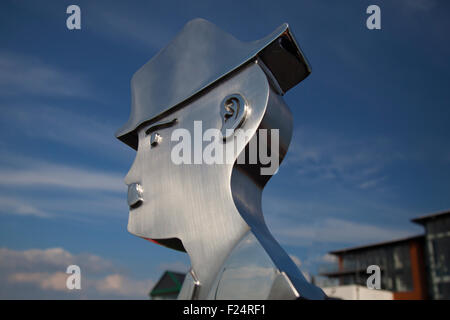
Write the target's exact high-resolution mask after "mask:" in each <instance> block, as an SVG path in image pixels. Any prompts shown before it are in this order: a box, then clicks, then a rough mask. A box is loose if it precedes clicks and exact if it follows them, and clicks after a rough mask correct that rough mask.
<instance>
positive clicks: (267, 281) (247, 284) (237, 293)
mask: <svg viewBox="0 0 450 320" xmlns="http://www.w3.org/2000/svg"><path fill="white" fill-rule="evenodd" d="M297 297H298V294H297V291H296V290H295V288H294V286H292V284H291V283H290V280H289V279H288V277H287V276H286V274H285V273H284V272H280V271H279V270H278V268H277V267H276V265H275V264H274V263H273V261H272V260H271V259H270V257H269V256H268V254H267V252H266V251H265V250H264V248H263V247H262V246H261V245H260V243H259V242H258V240H257V239H256V238H255V236H254V235H253V233H251V232H248V233H247V234H246V235H245V236H244V237H243V239H242V240H241V241H240V242H239V243H238V245H237V246H236V247H235V248H234V249H233V251H232V252H231V253H230V255H229V256H228V258H227V259H226V261H225V263H224V264H223V267H222V268H221V271H220V272H219V275H218V277H217V279H216V281H215V283H214V285H213V286H212V289H211V290H210V293H209V295H208V299H214V300H222V299H255V300H259V299H295V298H297Z"/></svg>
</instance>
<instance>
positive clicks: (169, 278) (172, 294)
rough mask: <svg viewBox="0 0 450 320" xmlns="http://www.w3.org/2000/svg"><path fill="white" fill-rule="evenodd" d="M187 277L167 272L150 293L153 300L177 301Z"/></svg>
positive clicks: (182, 274)
mask: <svg viewBox="0 0 450 320" xmlns="http://www.w3.org/2000/svg"><path fill="white" fill-rule="evenodd" d="M185 276H186V274H184V273H179V272H174V271H165V272H164V273H163V275H162V276H161V278H159V280H158V282H157V283H156V284H155V286H154V287H153V289H152V290H151V291H150V293H149V296H150V298H151V299H152V300H174V299H176V298H177V297H178V293H179V292H180V290H181V286H182V285H183V281H184V277H185Z"/></svg>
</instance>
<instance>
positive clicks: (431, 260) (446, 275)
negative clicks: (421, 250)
mask: <svg viewBox="0 0 450 320" xmlns="http://www.w3.org/2000/svg"><path fill="white" fill-rule="evenodd" d="M421 223H423V225H424V226H425V230H426V242H427V246H426V250H427V264H428V268H429V277H428V278H429V283H430V284H431V285H430V295H431V297H432V298H433V299H450V215H449V214H446V215H438V216H435V217H432V218H430V219H425V220H424V221H423V222H421Z"/></svg>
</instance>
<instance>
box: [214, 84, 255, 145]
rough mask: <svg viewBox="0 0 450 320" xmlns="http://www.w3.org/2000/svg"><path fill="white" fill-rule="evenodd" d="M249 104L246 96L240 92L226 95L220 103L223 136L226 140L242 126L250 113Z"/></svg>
mask: <svg viewBox="0 0 450 320" xmlns="http://www.w3.org/2000/svg"><path fill="white" fill-rule="evenodd" d="M248 109H249V107H248V105H247V102H246V101H245V99H244V97H243V96H242V95H240V94H239V93H235V94H231V95H229V96H226V97H225V99H223V101H222V103H221V104H220V116H221V117H222V136H223V139H224V140H226V139H228V138H229V137H231V136H232V135H233V134H234V131H235V130H236V129H238V128H239V127H241V126H242V125H243V124H244V122H245V119H246V118H247V114H248Z"/></svg>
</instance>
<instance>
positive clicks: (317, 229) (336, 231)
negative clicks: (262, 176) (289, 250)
mask: <svg viewBox="0 0 450 320" xmlns="http://www.w3.org/2000/svg"><path fill="white" fill-rule="evenodd" d="M273 232H274V234H275V235H276V236H277V237H278V238H279V239H280V240H281V242H283V243H285V244H289V245H292V246H311V245H312V244H313V243H328V244H340V245H343V244H344V245H348V244H351V245H363V244H368V243H372V242H379V241H386V240H392V239H396V238H402V237H405V236H410V235H412V234H413V233H412V232H411V230H407V229H401V228H390V227H386V226H381V225H380V226H378V225H373V224H368V223H362V222H354V221H348V220H343V219H336V218H325V219H321V220H320V221H317V222H312V223H311V222H309V223H302V224H297V225H295V226H292V224H291V223H289V222H286V221H285V222H281V221H280V220H279V221H278V222H277V223H276V225H275V224H274V227H273Z"/></svg>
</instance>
